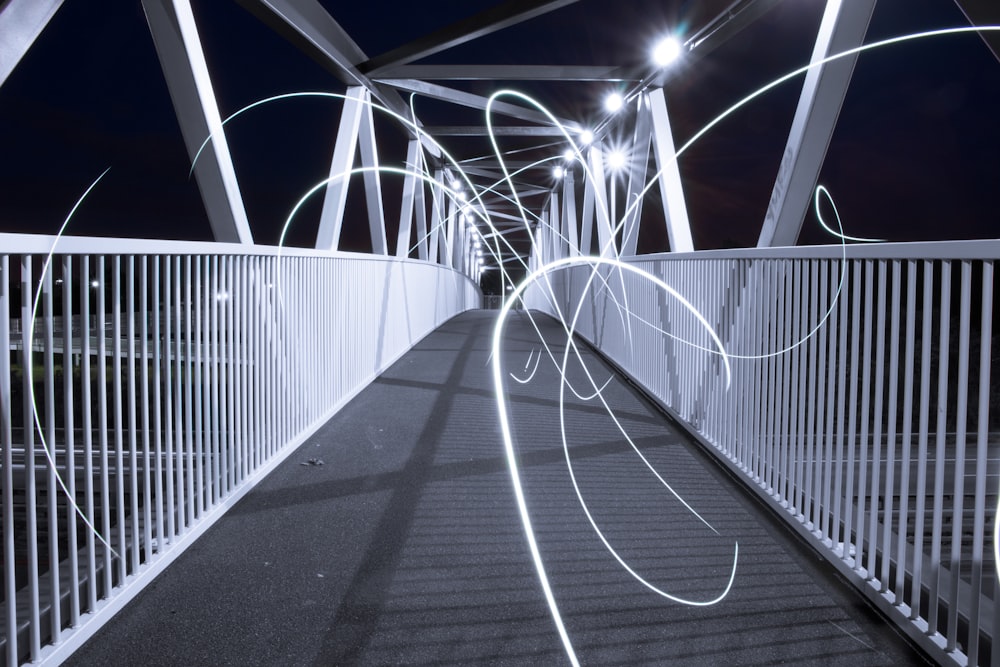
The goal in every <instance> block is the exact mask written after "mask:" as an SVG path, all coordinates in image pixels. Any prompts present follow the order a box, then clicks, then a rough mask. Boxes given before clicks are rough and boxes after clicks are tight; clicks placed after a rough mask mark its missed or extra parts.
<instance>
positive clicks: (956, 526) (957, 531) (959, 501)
mask: <svg viewBox="0 0 1000 667" xmlns="http://www.w3.org/2000/svg"><path fill="white" fill-rule="evenodd" d="M961 286H962V291H961V297H960V301H959V313H958V314H959V333H958V386H957V388H956V389H957V391H956V394H957V395H956V400H955V452H954V460H955V471H954V486H953V488H952V496H951V497H952V513H951V558H950V559H949V564H948V565H949V568H950V569H951V589H950V593H951V597H950V599H949V600H948V634H947V640H948V642H947V647H948V650H949V651H951V650H954V649H955V647H956V646H957V645H958V612H959V609H960V605H959V590H960V589H959V583H960V582H961V575H962V572H961V570H962V530H963V528H964V526H965V512H964V510H965V449H966V444H967V443H966V441H965V438H966V435H967V433H966V426H967V420H968V414H969V413H968V407H969V404H968V401H969V338H970V332H969V320H970V318H971V310H972V304H971V301H972V294H971V292H972V262H970V261H968V260H963V261H962V283H961Z"/></svg>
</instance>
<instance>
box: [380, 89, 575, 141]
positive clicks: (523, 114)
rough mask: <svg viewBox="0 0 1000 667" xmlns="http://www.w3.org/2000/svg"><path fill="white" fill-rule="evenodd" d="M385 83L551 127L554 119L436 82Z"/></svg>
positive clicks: (568, 122) (569, 125)
mask: <svg viewBox="0 0 1000 667" xmlns="http://www.w3.org/2000/svg"><path fill="white" fill-rule="evenodd" d="M385 83H387V84H388V85H390V86H392V87H393V88H398V89H399V90H405V91H406V92H409V93H417V94H418V95H423V96H425V97H429V98H431V99H436V100H443V101H445V102H451V103H452V104H458V105H461V106H465V107H470V108H473V109H479V110H480V111H485V110H486V107H487V106H488V105H489V107H490V109H491V110H492V111H493V112H494V113H498V114H501V115H503V116H509V117H511V118H517V119H519V120H525V121H528V122H529V123H539V124H541V125H545V126H549V127H551V126H552V121H551V120H550V119H549V117H548V116H546V115H545V114H544V113H542V112H541V111H538V110H536V109H528V108H525V107H522V106H518V105H516V104H511V103H509V102H503V101H501V100H494V102H493V104H492V105H490V104H489V101H490V100H489V98H488V97H483V96H482V95H474V94H473V93H467V92H465V91H462V90H456V89H454V88H448V87H446V86H441V85H438V84H434V83H427V82H426V81H417V80H415V79H393V80H391V81H385ZM556 120H557V121H558V122H559V123H560V124H562V125H563V126H565V127H566V128H567V129H569V130H570V131H579V130H580V129H581V128H580V126H579V124H578V123H576V122H574V121H571V120H563V119H560V118H557V119H556Z"/></svg>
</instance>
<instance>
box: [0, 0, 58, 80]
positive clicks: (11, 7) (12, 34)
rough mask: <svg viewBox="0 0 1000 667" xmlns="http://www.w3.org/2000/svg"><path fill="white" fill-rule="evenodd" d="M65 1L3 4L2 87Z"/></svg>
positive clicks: (0, 29)
mask: <svg viewBox="0 0 1000 667" xmlns="http://www.w3.org/2000/svg"><path fill="white" fill-rule="evenodd" d="M62 3H63V0H8V2H7V3H6V4H3V5H0V35H3V41H2V42H0V86H3V84H4V81H6V80H7V77H8V76H10V73H11V72H13V71H14V68H15V67H17V64H18V63H19V62H21V58H23V57H24V54H25V53H27V52H28V49H30V48H31V45H32V44H34V43H35V40H36V39H38V36H39V35H40V34H42V30H44V29H45V26H47V25H48V24H49V21H50V20H52V17H53V16H55V13H56V12H57V11H58V10H59V8H60V7H61V6H62Z"/></svg>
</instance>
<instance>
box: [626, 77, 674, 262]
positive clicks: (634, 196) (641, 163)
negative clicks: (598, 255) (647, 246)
mask: <svg viewBox="0 0 1000 667" xmlns="http://www.w3.org/2000/svg"><path fill="white" fill-rule="evenodd" d="M659 92H660V93H661V94H662V92H663V91H662V90H661V91H659ZM650 115H651V114H650V111H649V102H648V95H641V96H640V97H639V99H638V109H637V111H636V118H635V130H634V132H633V136H632V144H631V146H629V154H628V185H627V187H626V188H625V193H626V194H625V204H624V206H623V207H622V208H623V209H624V210H625V211H627V212H628V214H627V215H625V216H624V217H623V218H622V222H623V227H622V257H633V256H635V253H636V248H637V245H638V243H639V221H640V220H641V219H642V202H643V201H644V200H645V197H644V196H642V193H643V189H644V188H645V187H646V172H647V171H648V168H649V142H650V139H651V138H652V128H651V124H652V119H651V118H650ZM674 162H675V163H676V161H674ZM633 206H634V208H633Z"/></svg>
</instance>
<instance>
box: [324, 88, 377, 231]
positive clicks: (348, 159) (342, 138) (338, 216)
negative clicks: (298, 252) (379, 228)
mask: <svg viewBox="0 0 1000 667" xmlns="http://www.w3.org/2000/svg"><path fill="white" fill-rule="evenodd" d="M369 99H370V98H369V96H368V91H367V90H365V89H364V88H362V87H361V86H354V87H351V88H348V89H347V93H346V96H345V99H344V106H343V109H341V112H340V126H339V128H338V130H337V141H336V144H334V148H333V159H332V161H331V163H330V182H329V183H328V184H327V186H326V193H325V195H324V198H323V212H322V214H321V215H320V219H319V230H318V232H317V233H316V247H317V248H319V249H320V250H336V249H337V248H338V247H339V246H340V232H341V229H342V228H343V225H344V209H345V207H346V206H347V190H348V188H349V187H350V184H351V179H350V175H349V172H350V171H351V169H352V168H353V167H354V153H355V152H356V150H357V146H358V134H359V132H360V131H361V120H362V118H363V117H364V115H365V107H366V106H368V105H367V104H366V103H367V102H368V101H369ZM369 110H370V109H369Z"/></svg>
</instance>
